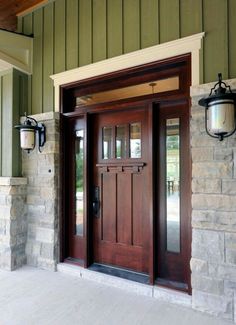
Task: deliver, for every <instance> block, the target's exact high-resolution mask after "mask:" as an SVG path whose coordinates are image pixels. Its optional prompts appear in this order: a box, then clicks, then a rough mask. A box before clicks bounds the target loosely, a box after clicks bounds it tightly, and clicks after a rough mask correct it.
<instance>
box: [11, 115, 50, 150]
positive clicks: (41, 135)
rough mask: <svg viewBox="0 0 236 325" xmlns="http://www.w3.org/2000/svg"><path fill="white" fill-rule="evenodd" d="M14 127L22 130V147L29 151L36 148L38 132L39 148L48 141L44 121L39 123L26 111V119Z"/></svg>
mask: <svg viewBox="0 0 236 325" xmlns="http://www.w3.org/2000/svg"><path fill="white" fill-rule="evenodd" d="M14 128H16V129H18V130H20V146H21V149H24V150H27V151H28V153H29V152H30V151H31V150H33V149H34V148H35V144H36V140H37V139H36V134H38V149H39V152H41V147H43V146H44V144H45V142H46V128H45V125H44V124H42V123H38V122H37V121H36V120H35V119H34V118H32V117H29V116H27V115H26V113H25V121H24V123H23V124H20V125H15V126H14Z"/></svg>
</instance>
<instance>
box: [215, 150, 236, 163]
mask: <svg viewBox="0 0 236 325" xmlns="http://www.w3.org/2000/svg"><path fill="white" fill-rule="evenodd" d="M214 159H215V160H224V161H232V160H233V150H232V148H226V149H222V148H218V147H215V149H214Z"/></svg>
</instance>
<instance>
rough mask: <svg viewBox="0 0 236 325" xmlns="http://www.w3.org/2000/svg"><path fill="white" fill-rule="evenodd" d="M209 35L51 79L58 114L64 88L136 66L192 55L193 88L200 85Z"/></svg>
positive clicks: (144, 50)
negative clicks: (202, 56) (204, 46)
mask: <svg viewBox="0 0 236 325" xmlns="http://www.w3.org/2000/svg"><path fill="white" fill-rule="evenodd" d="M204 35H205V33H199V34H194V35H192V36H187V37H183V38H180V39H178V40H174V41H170V42H167V43H163V44H159V45H155V46H151V47H148V48H146V49H142V50H138V51H134V52H131V53H127V54H123V55H120V56H116V57H113V58H111V59H107V60H103V61H99V62H96V63H92V64H89V65H86V66H83V67H79V68H76V69H72V70H68V71H65V72H61V73H57V74H54V75H52V76H50V77H51V79H52V80H53V82H54V87H55V101H54V103H55V104H54V105H55V107H54V110H55V111H59V107H60V86H62V85H66V84H69V83H73V82H77V81H81V80H84V79H88V78H91V77H96V76H100V75H103V74H107V73H111V72H115V71H119V70H124V69H127V68H132V67H135V66H139V65H143V64H147V63H151V62H154V61H159V60H163V59H167V58H171V57H174V56H177V55H181V54H187V53H191V63H192V64H191V76H192V86H196V85H199V76H200V53H199V51H200V49H201V46H202V39H203V37H204Z"/></svg>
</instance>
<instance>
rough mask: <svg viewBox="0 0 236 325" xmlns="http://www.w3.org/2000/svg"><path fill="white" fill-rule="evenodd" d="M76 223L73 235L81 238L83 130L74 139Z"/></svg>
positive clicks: (82, 217)
mask: <svg viewBox="0 0 236 325" xmlns="http://www.w3.org/2000/svg"><path fill="white" fill-rule="evenodd" d="M75 167H76V170H75V174H76V177H75V185H76V191H75V194H76V198H75V202H76V207H75V208H76V209H75V211H76V223H75V235H77V236H83V228H84V221H83V219H84V130H76V138H75Z"/></svg>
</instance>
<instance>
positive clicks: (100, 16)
mask: <svg viewBox="0 0 236 325" xmlns="http://www.w3.org/2000/svg"><path fill="white" fill-rule="evenodd" d="M235 17H236V0H55V1H54V2H51V3H49V4H48V5H46V6H45V7H44V9H43V8H40V9H37V10H35V11H34V12H33V13H32V14H28V15H26V16H25V17H23V18H19V26H18V31H20V32H23V33H25V34H27V35H29V34H33V35H34V64H33V65H34V67H33V69H34V73H33V77H32V105H31V108H30V105H29V111H30V112H31V111H32V113H40V112H46V111H49V110H52V106H53V87H52V83H51V81H50V78H49V75H50V74H53V73H58V72H61V71H64V70H69V69H73V68H76V67H78V66H83V65H86V64H90V63H92V62H97V61H100V60H104V59H106V58H111V57H114V56H117V55H121V54H123V53H128V52H131V51H135V50H138V49H140V48H145V47H148V46H152V45H156V44H159V43H164V42H168V41H171V40H175V39H178V38H179V37H185V36H189V35H192V34H195V33H199V32H202V31H205V32H206V36H205V39H204V44H203V50H202V51H201V71H200V74H201V82H203V83H206V82H210V81H215V80H216V77H217V73H218V72H222V73H223V77H224V79H227V78H235V77H236V60H235V57H236V37H235V30H236V19H235ZM30 103H31V101H30Z"/></svg>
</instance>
